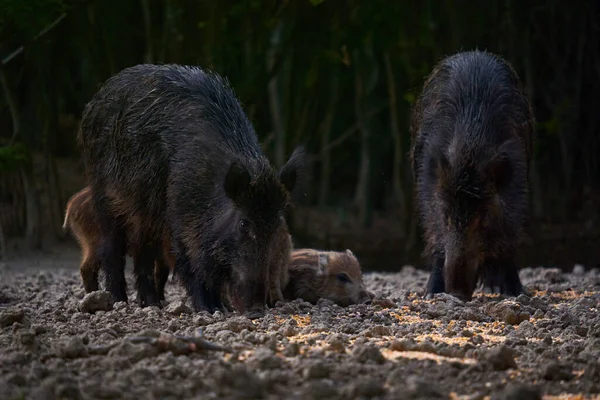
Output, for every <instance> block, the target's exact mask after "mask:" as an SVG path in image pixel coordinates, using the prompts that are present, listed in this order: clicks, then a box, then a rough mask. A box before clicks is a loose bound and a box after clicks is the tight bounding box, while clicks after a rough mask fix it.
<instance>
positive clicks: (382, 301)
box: [371, 297, 396, 308]
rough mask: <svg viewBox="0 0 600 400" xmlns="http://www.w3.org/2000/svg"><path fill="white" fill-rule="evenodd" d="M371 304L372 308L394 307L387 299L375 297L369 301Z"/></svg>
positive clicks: (394, 304)
mask: <svg viewBox="0 0 600 400" xmlns="http://www.w3.org/2000/svg"><path fill="white" fill-rule="evenodd" d="M371 304H372V305H374V306H379V307H382V308H394V307H396V303H394V302H393V301H391V300H390V299H387V298H382V297H376V298H374V299H373V300H372V301H371Z"/></svg>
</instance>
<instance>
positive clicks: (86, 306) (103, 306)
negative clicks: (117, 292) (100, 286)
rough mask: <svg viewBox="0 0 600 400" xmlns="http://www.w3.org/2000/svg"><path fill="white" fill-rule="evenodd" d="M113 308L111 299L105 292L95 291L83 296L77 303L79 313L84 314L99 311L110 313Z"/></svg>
mask: <svg viewBox="0 0 600 400" xmlns="http://www.w3.org/2000/svg"><path fill="white" fill-rule="evenodd" d="M112 308H113V299H112V296H111V294H110V293H109V292H107V291H100V290H98V291H95V292H91V293H88V294H86V295H85V297H84V298H83V300H81V301H80V302H79V311H81V312H86V313H92V314H93V313H97V312H99V311H110V310H112Z"/></svg>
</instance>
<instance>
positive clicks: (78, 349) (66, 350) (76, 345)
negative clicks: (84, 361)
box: [58, 337, 88, 358]
mask: <svg viewBox="0 0 600 400" xmlns="http://www.w3.org/2000/svg"><path fill="white" fill-rule="evenodd" d="M58 355H59V356H60V357H62V358H79V357H87V355H88V349H87V347H86V346H85V344H83V340H82V339H81V338H80V337H73V338H71V339H69V340H68V341H67V342H66V343H64V344H63V345H62V346H61V347H60V348H59V349H58Z"/></svg>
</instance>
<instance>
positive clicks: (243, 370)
mask: <svg viewBox="0 0 600 400" xmlns="http://www.w3.org/2000/svg"><path fill="white" fill-rule="evenodd" d="M214 383H215V385H214V386H215V387H216V388H218V389H220V390H221V391H223V392H225V393H222V394H231V392H233V393H235V397H237V398H244V399H257V398H262V397H264V389H265V386H264V385H263V383H262V381H261V380H260V378H259V377H258V376H256V375H255V374H254V373H252V372H251V371H250V370H249V369H248V367H246V366H245V365H243V364H236V365H233V366H232V367H231V368H223V367H220V368H218V369H217V372H216V374H215V382H214Z"/></svg>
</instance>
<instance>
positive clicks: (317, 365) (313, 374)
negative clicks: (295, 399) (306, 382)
mask: <svg viewBox="0 0 600 400" xmlns="http://www.w3.org/2000/svg"><path fill="white" fill-rule="evenodd" d="M329 373H330V371H329V368H327V366H326V365H325V363H324V362H322V361H315V362H313V363H311V364H309V365H307V366H306V367H304V369H303V370H302V376H304V378H305V379H323V378H328V377H329Z"/></svg>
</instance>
